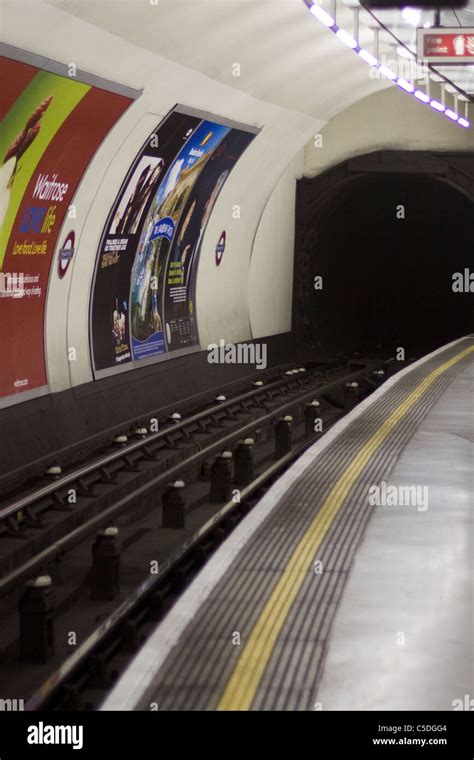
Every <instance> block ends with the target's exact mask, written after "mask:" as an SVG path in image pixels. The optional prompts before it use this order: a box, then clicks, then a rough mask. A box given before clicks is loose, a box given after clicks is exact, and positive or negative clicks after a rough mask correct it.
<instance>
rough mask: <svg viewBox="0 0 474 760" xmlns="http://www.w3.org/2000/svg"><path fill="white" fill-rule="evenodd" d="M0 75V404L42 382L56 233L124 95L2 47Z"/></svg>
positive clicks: (124, 104)
mask: <svg viewBox="0 0 474 760" xmlns="http://www.w3.org/2000/svg"><path fill="white" fill-rule="evenodd" d="M0 78H1V81H2V98H1V104H0V119H1V127H0V356H1V365H2V372H1V373H0V405H2V399H3V400H4V402H5V400H8V399H10V397H12V396H15V397H16V395H17V394H20V393H24V392H25V391H33V390H34V389H40V388H43V389H44V388H45V386H46V384H47V378H46V367H45V358H44V338H43V334H44V309H45V299H46V290H47V284H48V278H49V273H50V271H51V269H52V261H53V258H54V254H55V250H56V243H57V242H58V234H59V231H60V229H61V225H62V223H63V221H64V220H65V219H67V217H68V215H69V216H70V217H71V218H74V210H73V208H70V206H71V204H72V199H73V196H74V193H75V191H76V188H77V187H78V184H79V182H80V181H81V178H82V176H83V174H84V171H85V170H86V168H87V165H88V164H89V162H90V160H91V158H92V156H93V155H94V153H95V151H96V150H97V148H98V146H99V145H100V143H101V142H102V140H103V139H104V137H105V136H106V135H107V133H108V132H109V130H110V129H111V127H112V126H113V125H114V124H115V122H116V121H117V120H118V119H119V118H120V116H121V115H122V114H123V112H124V111H125V110H126V108H127V107H128V106H129V104H130V103H131V99H130V98H128V97H124V96H122V95H118V94H116V93H113V92H109V91H107V90H104V89H101V88H98V87H93V86H91V85H89V84H84V83H81V82H78V81H75V80H74V79H72V78H71V79H70V78H68V77H63V76H59V75H58V74H53V73H50V72H48V71H44V70H41V69H39V68H36V67H35V66H31V65H29V64H26V63H22V62H20V61H14V60H11V59H9V58H6V57H3V56H0ZM30 395H34V394H30ZM10 400H11V399H10ZM19 400H20V399H19Z"/></svg>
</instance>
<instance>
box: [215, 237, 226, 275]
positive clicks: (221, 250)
mask: <svg viewBox="0 0 474 760" xmlns="http://www.w3.org/2000/svg"><path fill="white" fill-rule="evenodd" d="M225 238H226V234H225V230H223V231H222V232H221V236H220V238H219V242H218V243H217V245H216V267H218V266H219V264H220V263H221V261H222V257H223V255H224V251H225Z"/></svg>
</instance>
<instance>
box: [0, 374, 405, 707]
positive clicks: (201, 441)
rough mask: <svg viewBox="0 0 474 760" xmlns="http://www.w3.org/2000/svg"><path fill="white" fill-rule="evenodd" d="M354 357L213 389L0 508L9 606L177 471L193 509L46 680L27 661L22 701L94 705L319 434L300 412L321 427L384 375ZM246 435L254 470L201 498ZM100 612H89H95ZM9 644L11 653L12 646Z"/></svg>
mask: <svg viewBox="0 0 474 760" xmlns="http://www.w3.org/2000/svg"><path fill="white" fill-rule="evenodd" d="M353 363H354V362H353ZM355 364H356V369H355V370H354V369H353V370H352V371H348V369H347V364H346V366H341V365H340V364H339V365H333V366H329V367H327V368H325V369H322V368H320V367H319V368H312V367H300V368H294V369H293V370H285V371H284V372H283V373H281V372H280V373H279V375H278V376H277V377H274V378H271V379H269V380H267V382H265V384H261V383H258V384H254V385H252V387H251V389H250V390H247V391H245V392H243V393H239V394H238V395H236V396H235V397H230V398H225V397H223V396H222V395H220V396H218V397H217V398H216V399H214V400H213V401H212V403H211V405H210V406H209V407H207V408H206V409H203V410H200V411H198V412H196V413H191V414H190V415H189V416H188V417H186V418H184V419H180V418H179V417H178V415H176V414H175V415H174V416H173V415H168V416H167V419H166V420H165V421H163V422H161V423H160V424H159V429H158V430H157V431H156V432H150V430H149V429H147V430H145V426H144V425H143V426H139V427H137V428H136V430H135V435H134V437H133V438H132V439H131V440H130V439H129V438H128V436H127V437H126V436H119V437H118V439H117V440H115V441H114V445H113V446H112V447H111V449H110V450H109V451H107V452H106V453H104V455H103V456H100V457H96V458H95V459H93V460H91V461H90V462H88V463H86V464H83V465H82V466H81V467H79V468H76V469H72V470H71V471H69V472H67V473H62V472H61V473H59V472H54V471H53V473H52V474H51V476H50V477H51V480H50V482H47V483H42V484H40V486H39V487H38V488H36V489H31V490H29V491H28V492H27V493H25V494H22V495H20V496H17V497H15V498H13V499H10V501H9V502H8V503H6V504H4V505H3V506H2V508H1V509H0V573H1V575H0V601H5V600H8V598H10V600H13V598H15V605H16V594H15V593H14V592H15V590H18V588H19V586H21V584H22V583H24V582H25V581H27V580H29V579H32V578H34V577H35V576H37V575H40V576H46V575H51V576H53V577H54V575H55V573H56V572H57V568H58V566H59V567H61V568H66V569H65V570H64V571H63V572H65V573H67V558H68V556H69V555H71V553H72V554H74V552H75V551H76V552H77V551H78V550H80V549H81V547H84V550H83V551H85V552H89V553H90V543H89V541H88V540H89V539H90V538H91V536H93V535H96V534H97V532H98V531H100V530H104V529H106V528H107V527H109V526H112V525H116V524H117V522H119V521H120V520H121V519H122V520H126V521H128V522H129V523H130V522H133V523H134V527H135V528H137V526H139V525H140V520H141V519H142V518H143V516H146V515H150V514H155V513H156V508H157V500H158V499H159V498H160V497H163V494H164V493H165V491H166V489H167V488H168V487H169V486H170V484H172V483H175V482H176V481H177V480H178V479H183V481H185V482H186V486H187V490H188V491H191V508H190V510H189V512H190V514H191V515H198V516H199V519H197V518H196V519H194V518H193V519H192V520H190V525H189V527H188V528H187V530H184V531H183V530H175V531H171V533H173V540H172V541H171V542H170V541H169V540H168V545H167V550H166V553H165V555H166V556H164V557H163V559H162V560H160V562H159V571H158V572H157V573H156V574H153V575H150V574H148V576H145V575H143V576H142V577H141V579H140V580H141V582H140V583H137V584H136V585H135V588H134V589H133V591H132V593H129V594H128V595H127V597H126V598H125V599H123V600H120V599H118V600H117V603H116V604H115V605H114V608H113V610H112V611H110V604H109V605H104V608H105V613H104V614H103V619H102V620H101V621H100V622H99V625H98V626H92V630H90V631H88V632H87V635H86V634H85V633H83V635H82V637H81V642H80V643H79V644H78V646H77V647H76V648H75V650H74V651H73V652H72V654H70V656H66V657H63V659H62V662H61V663H60V664H59V667H57V666H56V667H55V668H54V667H51V668H50V671H49V673H48V675H47V677H46V678H44V677H43V674H44V672H45V670H47V668H48V666H47V665H46V666H43V667H42V669H41V670H38V668H36V669H35V668H34V667H32V668H31V673H32V680H31V684H30V685H29V686H28V687H27V689H28V691H27V693H26V698H27V709H31V710H35V709H39V708H42V709H51V710H54V709H74V710H81V709H93V708H94V707H96V706H97V705H98V704H100V702H101V701H102V699H103V698H104V696H105V694H106V692H107V689H108V688H109V687H110V685H111V684H112V683H113V682H114V680H115V679H116V678H117V676H118V674H119V673H120V672H121V671H122V670H123V668H124V667H126V664H127V662H128V661H129V659H130V657H131V656H133V653H134V652H135V651H136V650H137V648H138V647H139V646H140V644H141V642H142V641H143V640H144V639H145V638H146V636H147V635H148V633H149V632H150V631H151V630H152V628H153V627H154V626H155V625H156V622H157V621H158V620H159V619H160V617H161V616H162V615H163V614H164V613H165V612H166V610H167V609H168V608H169V605H170V604H172V602H173V600H174V599H175V598H176V596H177V595H178V594H179V593H180V592H181V590H182V589H183V587H184V586H185V585H186V583H187V582H188V580H189V579H190V578H191V577H192V576H193V575H194V574H195V573H196V572H197V570H198V569H199V567H200V566H201V565H202V564H203V562H205V561H206V558H207V557H208V556H209V553H210V552H212V551H213V550H214V549H215V547H216V546H217V545H218V544H219V543H220V542H221V541H222V540H224V538H225V536H226V535H227V534H228V532H229V531H230V530H232V528H233V526H234V525H235V524H237V523H238V522H239V521H240V520H241V519H242V517H243V516H244V515H245V514H246V513H247V512H248V511H249V510H250V509H251V508H252V507H253V506H254V505H255V504H256V503H257V502H258V500H259V499H260V498H261V496H262V494H263V493H264V492H265V490H266V489H267V488H268V487H269V486H270V485H271V483H272V482H273V481H274V480H275V478H277V477H278V476H279V474H281V472H282V471H283V470H284V469H285V468H286V467H287V466H288V465H289V464H290V463H291V461H293V460H294V459H295V458H297V457H298V456H299V455H300V454H301V453H302V452H303V451H304V450H305V448H306V447H307V446H309V445H311V443H312V442H314V440H315V437H317V435H320V433H317V434H316V435H315V434H314V432H312V430H311V425H309V424H308V419H309V417H308V415H309V416H311V415H314V414H316V413H317V414H321V418H322V419H323V423H324V431H326V430H327V429H329V427H330V426H331V425H332V424H333V423H334V422H335V421H336V420H337V419H339V417H340V416H341V415H342V414H344V413H345V410H346V409H347V408H348V407H351V406H352V405H353V404H354V403H355V402H356V401H357V398H356V397H355V396H357V395H358V396H359V397H361V398H362V397H364V396H366V395H368V393H370V391H371V390H372V389H374V388H375V387H377V386H378V385H379V384H380V382H381V381H382V379H383V377H384V375H381V374H380V373H381V372H387V370H388V371H390V368H391V367H392V366H393V364H392V360H390V359H389V360H387V359H384V360H382V359H379V360H372V361H367V362H363V361H362V360H359V359H357V360H356V362H355ZM397 369H398V367H397ZM354 383H355V384H357V387H355V386H353V384H354ZM354 392H355V395H354ZM315 399H318V400H319V401H320V407H319V408H316V412H315V410H314V409H311V408H310V409H309V410H308V405H309V404H310V403H311V402H313V401H314V400H315ZM305 412H306V413H305ZM290 414H291V415H292V418H293V420H292V422H291V423H288V422H287V423H285V424H287V425H288V424H289V425H290V427H292V428H293V441H292V443H290V445H288V441H287V445H286V447H284V448H283V449H282V448H281V441H280V450H279V452H278V448H279V446H278V443H277V444H276V454H277V461H275V443H274V435H275V431H276V427H277V423H278V421H279V420H282V418H285V417H286V416H288V415H290ZM277 435H278V433H277ZM249 437H252V439H253V440H254V442H255V469H256V470H258V472H257V473H256V474H255V476H254V477H253V478H252V480H251V482H249V483H248V484H246V485H245V486H243V487H240V488H239V489H238V493H239V498H238V500H236V499H235V497H233V498H231V499H227V500H225V501H221V502H220V503H216V500H215V499H214V500H210V499H209V493H208V491H209V487H210V483H209V482H208V480H209V477H210V476H209V471H210V464H211V462H213V461H215V458H216V457H218V456H219V455H220V454H221V453H222V452H223V451H225V450H229V451H232V450H233V449H235V447H236V446H237V445H238V443H239V441H242V439H245V438H249ZM193 484H194V485H193ZM193 488H194V491H193ZM211 488H212V484H211ZM206 492H207V495H206ZM72 494H74V496H75V499H73V500H71V495H72ZM211 501H212V504H211V503H210V502H211ZM193 505H194V506H193ZM187 519H188V518H187V517H186V521H187ZM183 527H184V526H183ZM137 529H138V528H137ZM129 541H130V542H132V538H130V539H129ZM5 547H7V549H8V550H7V549H6V548H5ZM81 551H82V550H81ZM72 596H74V594H73V595H72ZM15 605H13V603H12V604H11V605H10V607H9V606H8V602H6V603H5V609H6V611H7V612H9V613H10V616H12V615H14V614H15V611H14V606H15ZM65 606H66V607H67V605H65ZM96 610H97V606H96ZM98 617H99V619H100V616H97V614H96V620H97V619H98ZM10 650H11V652H12V653H13V652H14V648H13V649H12V648H10ZM69 651H70V650H69ZM13 656H14V655H13ZM56 659H57V658H56ZM0 672H1V670H0ZM40 675H41V679H40V684H41V685H40V686H39V688H38V679H39V676H40ZM23 684H24V681H23ZM23 688H25V687H23ZM28 697H29V698H28Z"/></svg>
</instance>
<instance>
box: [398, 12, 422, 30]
mask: <svg viewBox="0 0 474 760" xmlns="http://www.w3.org/2000/svg"><path fill="white" fill-rule="evenodd" d="M402 18H403V19H404V20H405V21H407V22H408V23H409V24H413V26H418V25H419V23H420V19H421V11H420V10H418V8H404V9H403V10H402Z"/></svg>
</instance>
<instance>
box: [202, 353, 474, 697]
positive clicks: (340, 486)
mask: <svg viewBox="0 0 474 760" xmlns="http://www.w3.org/2000/svg"><path fill="white" fill-rule="evenodd" d="M473 351H474V346H470V347H469V348H466V349H465V350H464V351H461V352H460V353H459V354H456V356H454V357H453V358H452V359H450V360H449V361H447V362H445V364H442V365H441V366H440V367H438V369H435V370H434V371H433V372H432V373H431V374H430V375H428V376H427V377H426V378H425V379H424V380H423V381H422V382H421V383H420V384H419V385H418V386H417V387H416V388H415V390H414V391H412V392H411V393H410V394H409V395H408V396H407V398H406V399H405V400H404V401H402V403H401V404H399V406H398V407H397V408H396V409H395V410H394V411H393V412H392V414H391V415H390V416H389V417H387V419H386V420H385V422H384V423H383V424H382V425H381V427H380V428H379V429H378V430H377V431H376V432H375V433H374V434H373V435H372V437H371V438H370V439H369V440H368V441H367V443H366V444H365V445H364V446H362V448H361V449H360V450H359V452H358V453H357V454H356V456H355V457H354V458H353V459H352V461H351V463H350V464H349V465H348V467H347V468H346V470H345V471H344V472H343V474H342V475H341V476H340V477H339V479H338V480H337V482H336V483H335V485H334V487H333V488H332V490H331V492H330V493H329V495H328V497H327V498H326V500H325V502H324V504H323V505H322V507H321V509H320V510H319V512H318V513H317V515H316V516H315V518H314V519H313V521H312V522H311V524H310V526H309V528H308V530H307V531H306V533H305V534H304V536H303V537H302V539H301V540H300V542H299V544H298V546H297V547H296V549H295V550H294V552H293V554H292V556H291V558H290V560H289V561H288V564H287V565H286V567H285V569H284V571H283V573H282V576H281V578H280V580H279V581H278V583H277V585H276V586H275V588H274V590H273V592H272V593H271V595H270V597H269V598H268V601H267V602H266V604H265V607H264V608H263V610H262V612H261V614H260V617H259V619H258V620H257V622H256V623H255V625H254V627H253V629H252V632H251V634H250V637H249V639H248V641H247V643H246V645H245V647H244V649H243V651H242V653H241V655H240V657H239V660H238V661H237V664H236V666H235V668H234V671H233V673H232V675H231V677H230V679H229V681H228V683H227V686H226V688H225V689H224V692H223V694H222V697H221V699H220V702H219V704H218V705H217V709H218V710H248V709H250V706H251V704H252V702H253V699H254V697H255V694H256V691H257V688H258V685H259V683H260V680H261V678H262V675H263V673H264V671H265V668H266V666H267V663H268V661H269V659H270V656H271V654H272V651H273V647H274V646H275V643H276V641H277V639H278V636H279V634H280V631H281V629H282V628H283V625H284V623H285V620H286V617H287V615H288V612H289V610H290V608H291V605H292V604H293V602H294V600H295V598H296V596H297V594H298V592H299V590H300V588H301V586H302V584H303V581H304V580H305V578H307V577H308V572H309V568H310V564H311V561H312V560H313V558H314V557H315V554H316V552H317V550H318V549H319V547H320V546H321V544H322V542H323V540H324V537H325V536H326V534H327V532H328V530H329V529H330V527H331V525H332V523H333V521H334V518H335V517H336V515H337V514H338V512H339V510H340V509H341V507H342V505H343V504H344V501H345V499H346V497H347V495H348V493H349V491H350V489H351V488H352V486H353V485H354V483H355V481H356V479H357V478H358V477H359V475H360V474H361V472H362V470H363V469H364V467H365V466H366V464H367V463H368V462H369V460H370V458H371V456H372V455H373V454H374V452H375V451H376V450H377V449H378V448H379V446H380V445H381V444H382V442H383V441H384V439H385V438H386V437H387V436H388V434H389V433H390V432H391V430H393V428H394V427H395V425H396V424H397V423H398V422H399V421H400V420H401V419H402V418H403V417H404V416H405V415H406V413H407V412H408V411H409V410H410V409H411V407H412V406H413V404H414V403H415V402H416V401H417V400H418V399H419V398H420V396H422V395H423V394H424V393H425V391H426V390H427V389H428V388H429V386H430V385H431V384H432V383H433V382H434V381H435V380H436V378H437V377H439V376H440V375H442V374H443V373H444V372H446V370H448V369H449V368H450V367H452V366H453V365H454V364H457V363H458V362H460V361H461V360H462V359H464V358H465V357H466V356H468V354H470V353H472V352H473Z"/></svg>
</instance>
